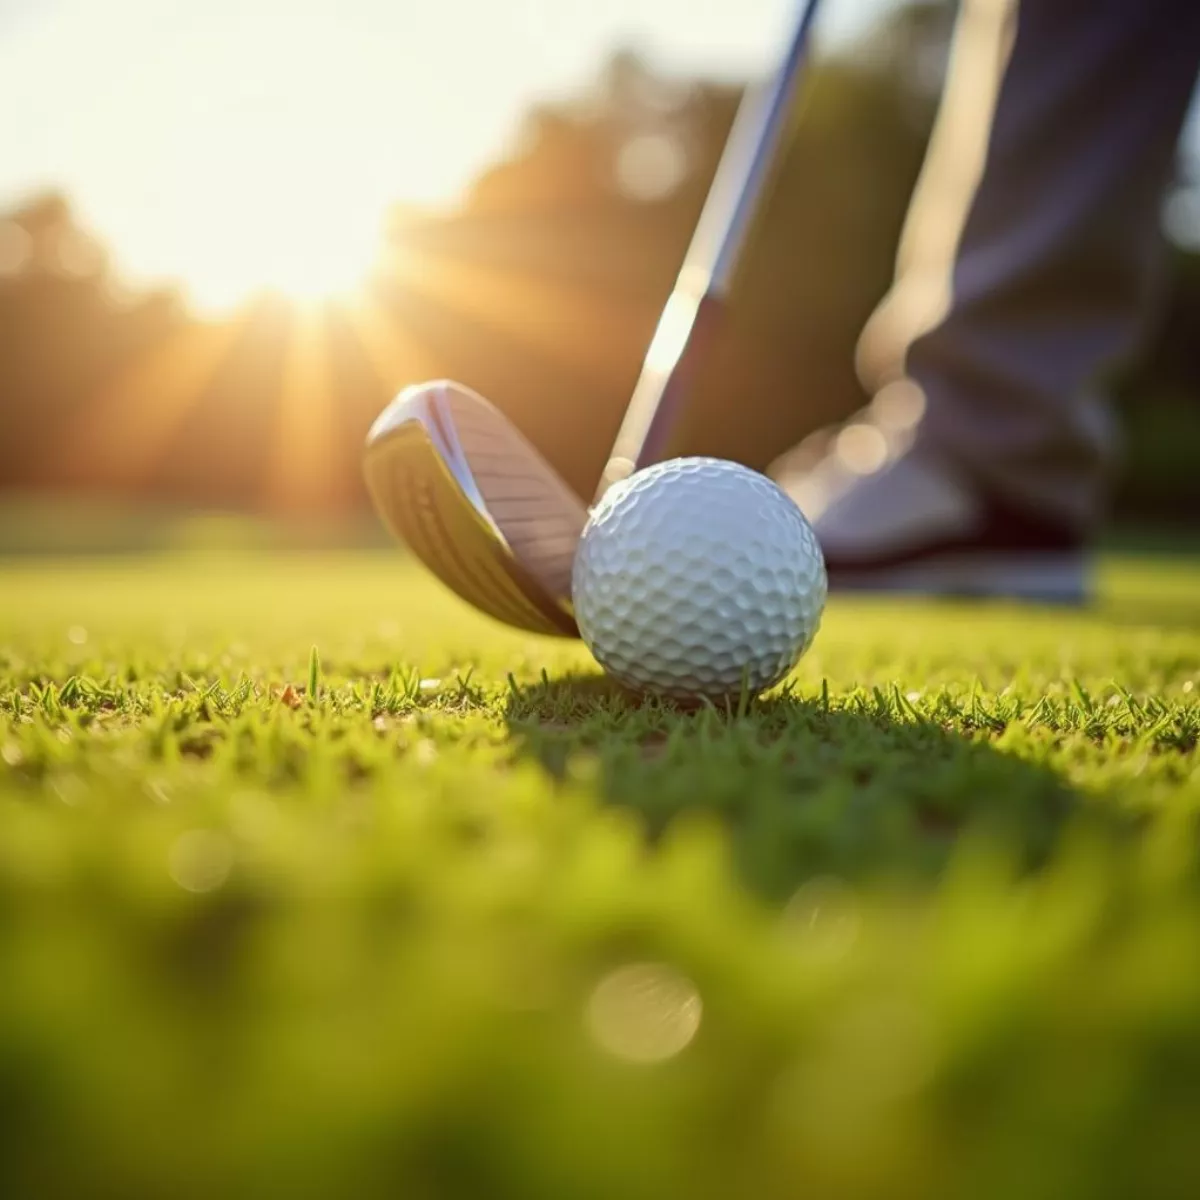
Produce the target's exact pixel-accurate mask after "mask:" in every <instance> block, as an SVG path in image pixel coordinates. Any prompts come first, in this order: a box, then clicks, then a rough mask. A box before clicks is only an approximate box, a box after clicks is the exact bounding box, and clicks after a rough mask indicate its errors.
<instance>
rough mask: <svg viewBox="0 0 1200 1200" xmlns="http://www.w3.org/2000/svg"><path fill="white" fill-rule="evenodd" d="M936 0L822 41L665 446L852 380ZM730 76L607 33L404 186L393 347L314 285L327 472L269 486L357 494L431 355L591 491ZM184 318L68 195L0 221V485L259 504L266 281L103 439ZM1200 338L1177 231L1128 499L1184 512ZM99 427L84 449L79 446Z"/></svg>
mask: <svg viewBox="0 0 1200 1200" xmlns="http://www.w3.org/2000/svg"><path fill="white" fill-rule="evenodd" d="M952 7H953V6H952V5H947V4H945V3H940V2H937V0H933V2H929V3H919V4H916V5H913V6H910V7H907V8H903V9H900V10H898V11H895V12H893V13H892V14H891V15H890V16H889V17H888V18H886V19H885V20H884V21H883V22H881V23H880V24H879V25H878V26H877V27H876V28H875V29H874V30H872V31H871V32H870V34H868V35H867V36H866V37H864V38H863V39H860V40H859V41H858V42H857V43H855V44H854V45H853V46H850V47H846V48H843V49H841V50H839V52H837V53H829V54H826V55H825V56H824V57H823V58H822V59H821V60H820V61H818V62H817V63H816V64H814V69H813V70H812V71H811V72H810V75H809V80H808V83H807V91H806V95H805V98H804V103H803V105H802V107H801V111H800V112H799V113H798V115H797V119H796V121H795V123H794V127H793V129H792V132H791V137H790V140H789V145H788V151H787V154H786V156H785V158H784V160H783V161H782V163H781V164H780V165H779V169H778V172H777V182H776V186H775V190H774V193H773V196H772V200H771V203H770V206H769V210H768V212H767V213H766V215H765V219H764V220H763V222H762V225H761V227H760V229H759V231H758V234H757V236H756V237H755V239H754V241H753V246H752V249H751V252H750V255H749V259H748V261H747V262H746V264H745V268H744V271H743V274H742V277H741V282H740V285H739V289H738V294H737V296H736V297H735V303H734V305H733V310H732V313H731V317H730V321H729V324H728V327H727V329H726V330H725V331H724V333H723V334H722V336H721V337H720V338H719V339H718V340H717V341H716V342H714V344H713V345H712V346H711V347H710V348H709V351H708V354H707V357H706V359H705V360H704V363H703V370H702V372H701V376H700V379H699V383H698V386H697V389H696V394H695V397H694V400H693V402H692V404H691V406H690V409H689V413H688V418H687V422H686V428H685V430H684V434H683V438H682V441H681V443H680V446H679V449H680V450H682V451H685V452H696V453H714V454H720V455H723V456H726V457H732V458H737V459H740V460H742V461H745V462H748V463H751V464H753V465H756V466H765V465H766V464H767V463H768V462H770V460H772V459H773V458H774V457H776V456H777V455H779V454H781V453H782V452H784V451H785V450H786V449H787V448H788V447H789V446H791V445H792V444H794V443H795V442H796V441H797V440H799V439H800V438H802V437H803V436H804V435H805V434H806V433H808V432H810V431H811V430H813V429H814V428H816V427H818V426H819V425H821V424H824V423H826V422H828V421H830V420H834V419H837V418H839V417H841V416H844V415H846V414H847V413H849V412H850V411H852V410H853V409H854V408H856V407H858V406H859V405H860V404H861V403H862V402H863V400H864V397H863V395H862V392H861V389H860V386H859V383H858V381H857V379H856V376H855V374H854V367H853V359H854V348H855V343H856V340H857V338H858V334H859V331H860V329H861V327H862V324H863V322H864V321H865V320H866V318H867V316H868V315H869V313H870V312H871V310H872V308H873V306H874V305H875V304H876V302H877V301H878V299H879V298H880V296H881V295H882V294H883V292H884V291H885V290H886V288H887V286H888V284H889V282H890V278H891V272H892V265H893V258H894V253H895V247H896V242H897V238H898V235H899V232H900V228H901V224H902V221H903V218H904V214H905V210H906V208H907V204H908V199H909V195H910V192H911V189H912V186H913V184H914V182H915V179H916V176H917V173H918V170H919V168H920V164H921V160H922V157H923V154H924V150H925V145H926V141H927V138H928V135H929V130H930V126H931V123H932V119H933V114H934V110H935V107H936V102H937V96H938V89H939V87H940V79H941V73H942V69H943V66H944V61H945V54H946V47H947V42H948V36H949V30H950V15H951V10H952ZM739 98H740V89H739V88H738V87H737V86H734V85H728V84H722V83H717V82H712V81H681V80H679V79H675V78H668V77H665V76H663V75H661V74H659V73H657V72H656V71H655V70H653V69H652V68H651V67H650V66H648V65H647V64H646V63H645V62H644V61H643V60H642V59H640V58H639V57H638V56H637V55H635V54H633V53H630V52H622V53H619V54H617V55H615V56H614V57H613V58H612V59H611V60H610V62H609V63H608V65H607V67H606V68H605V70H604V71H603V72H602V74H601V76H600V77H599V78H598V79H597V80H595V81H594V82H593V84H592V85H591V86H590V87H588V88H586V89H584V90H582V91H581V92H580V93H579V94H578V95H576V96H574V97H572V98H569V99H567V100H563V101H556V102H554V103H552V104H546V105H544V106H541V107H539V108H537V109H535V110H534V111H532V112H530V113H529V114H528V115H527V118H526V120H525V122H524V126H523V128H522V129H521V130H520V134H519V137H518V138H517V139H516V142H515V144H514V146H513V147H512V149H511V152H510V153H509V155H508V156H507V157H506V158H504V159H503V160H502V161H499V162H497V163H495V164H494V165H493V166H492V167H491V168H490V169H489V170H487V171H486V172H484V173H483V174H482V176H481V177H480V178H479V179H478V180H477V181H476V183H475V185H474V186H473V188H472V189H471V190H470V192H469V194H468V195H467V196H466V197H465V199H464V201H463V203H462V204H461V205H460V206H459V207H458V208H457V209H455V210H454V211H450V212H445V213H440V214H437V215H433V216H430V215H414V214H412V213H411V212H406V211H404V210H401V209H397V212H396V215H395V220H394V222H393V223H392V226H391V227H390V228H389V229H388V230H387V231H386V235H385V246H384V249H383V253H382V255H381V261H380V265H379V268H378V270H377V271H376V272H375V274H374V275H373V277H372V279H371V281H370V284H369V287H368V300H369V308H370V309H371V311H372V312H373V313H374V314H375V316H376V317H377V318H378V321H377V326H378V328H382V329H383V330H384V340H385V341H386V342H387V343H388V345H387V346H386V350H387V353H386V354H383V355H381V354H380V353H379V348H378V340H379V339H378V328H377V329H376V335H375V339H374V340H375V352H374V353H372V352H370V347H369V346H368V344H367V343H368V342H369V341H370V340H371V339H367V338H365V337H364V330H363V328H362V324H361V321H360V320H357V319H356V318H355V316H354V314H353V313H352V312H349V311H346V310H345V309H343V308H341V307H339V306H337V305H330V306H328V307H327V309H326V311H325V312H324V314H323V325H322V333H321V336H322V338H323V347H322V358H321V362H322V364H323V377H322V381H321V383H320V391H321V394H320V395H317V394H316V391H315V390H314V391H313V393H312V394H310V395H309V397H308V400H309V402H310V403H321V404H323V405H326V406H328V409H329V412H330V414H331V420H330V421H329V422H327V432H328V436H327V437H325V438H324V440H323V442H322V445H321V453H322V454H323V455H324V458H325V461H324V462H323V464H322V471H321V479H322V486H321V487H320V488H317V487H313V488H311V489H309V490H307V491H306V490H305V488H304V487H303V486H302V485H303V482H304V481H303V480H299V481H297V483H298V484H299V485H300V486H296V487H292V488H290V489H285V490H284V492H285V494H286V495H287V496H288V497H289V500H288V503H289V504H292V505H296V504H299V505H301V506H302V507H303V506H304V505H307V506H308V507H309V508H310V509H311V510H313V511H316V510H318V509H319V510H320V511H323V512H328V511H330V510H337V511H353V510H356V509H359V508H363V507H365V506H366V499H365V494H364V492H363V490H362V487H361V483H360V479H359V466H358V450H359V446H360V445H361V439H362V436H363V434H364V432H365V430H366V428H367V426H368V425H369V423H370V421H371V419H372V418H373V417H374V415H375V414H376V413H377V412H378V410H379V409H380V408H381V407H382V405H383V404H385V403H386V402H387V400H388V399H389V398H390V396H391V394H393V393H394V391H395V390H396V388H397V387H398V386H401V385H403V384H404V383H406V382H411V381H413V380H417V379H423V378H430V377H437V376H449V377H453V378H457V379H460V380H462V381H464V382H466V383H469V384H470V385H471V386H473V387H475V388H477V389H479V390H480V391H482V392H483V393H485V394H486V395H488V396H489V397H491V398H492V399H493V400H494V401H495V402H496V403H497V404H499V405H500V407H502V408H503V409H504V410H505V411H506V412H508V413H509V415H510V416H511V417H512V418H513V419H514V420H515V421H516V422H517V423H518V424H519V425H520V426H521V427H522V428H523V429H524V430H525V431H526V432H527V433H528V434H529V436H530V437H532V438H533V440H534V441H535V442H536V443H537V444H538V445H539V446H540V447H541V449H542V450H543V451H544V452H545V453H546V454H547V455H548V456H549V457H550V458H551V459H552V461H554V462H555V463H556V464H558V465H559V467H560V469H561V470H562V472H563V474H564V476H565V477H566V478H567V479H568V481H569V482H570V483H571V484H572V485H573V486H575V487H576V488H577V489H578V490H579V491H580V493H581V494H583V495H585V496H587V495H590V493H591V490H592V488H593V486H594V484H595V481H596V479H597V477H598V475H599V472H600V469H601V465H602V462H603V459H604V456H605V453H606V451H607V449H608V446H609V444H610V442H611V440H612V437H613V435H614V434H615V432H616V428H617V425H618V423H619V421H620V417H621V414H622V411H623V408H624V405H625V402H626V400H627V398H628V396H629V394H630V391H631V390H632V387H633V385H634V382H635V380H636V378H637V375H638V372H639V370H640V367H641V361H642V356H643V354H644V352H645V349H646V347H647V345H648V343H649V341H650V339H651V337H652V335H653V332H654V328H655V325H656V323H657V321H658V317H659V315H660V312H661V309H662V305H663V302H664V301H665V299H666V297H667V295H668V294H669V292H670V289H671V286H672V284H673V282H674V279H675V274H676V271H677V270H678V267H679V263H680V261H681V259H682V257H683V254H684V251H685V250H686V247H687V243H688V240H689V238H690V236H691V232H692V229H693V227H694V225H695V221H696V218H697V216H698V214H699V212H700V209H701V206H702V204H703V201H704V198H705V195H706V192H707V188H708V185H709V182H710V180H711V177H712V173H713V171H714V169H715V166H716V163H717V160H718V157H719V155H720V152H721V150H722V148H723V145H724V141H725V137H726V135H727V133H728V130H729V127H730V124H731V122H732V119H733V115H734V112H735V109H736V106H737V103H738V100H739ZM299 252H302V248H298V253H299ZM201 324H202V323H201V322H199V321H197V320H196V318H194V317H193V316H191V315H190V314H189V313H188V312H187V311H186V309H185V308H184V307H183V305H182V304H181V303H180V302H179V300H178V299H177V298H176V297H174V296H172V295H170V294H167V293H159V294H152V295H133V294H129V293H127V292H126V291H125V290H123V289H122V287H121V285H120V280H119V274H118V273H117V271H116V270H115V269H114V266H113V264H112V263H111V262H110V261H109V260H108V258H107V256H106V255H105V253H104V252H103V250H102V248H101V247H100V246H99V245H98V244H97V243H96V242H95V241H94V240H93V239H91V238H89V237H88V236H87V235H86V234H85V233H84V232H83V231H82V230H81V229H79V228H78V227H77V225H76V219H75V217H74V215H73V214H72V212H71V210H70V208H69V207H68V205H67V203H66V202H65V201H64V200H63V199H61V198H59V197H48V198H43V199H40V200H38V201H36V202H34V203H31V204H29V205H28V206H26V207H24V208H23V209H21V210H20V211H18V212H16V213H13V214H10V216H9V218H8V219H7V220H5V221H3V222H0V487H3V488H4V489H7V490H9V491H12V490H15V489H34V488H40V489H53V490H58V491H62V490H80V491H85V492H95V491H97V490H102V491H104V492H107V493H119V494H124V495H126V496H131V497H134V498H138V499H146V500H153V501H155V502H166V503H183V504H198V505H204V506H210V507H219V508H225V509H255V508H262V507H263V506H264V505H267V504H268V503H269V502H270V501H269V499H268V497H267V494H266V493H265V492H264V489H263V486H262V481H263V478H264V474H265V473H266V469H267V468H266V465H265V464H266V463H267V462H268V461H269V460H270V459H271V457H272V454H273V453H275V454H276V457H278V455H277V452H276V450H275V447H273V444H272V443H273V439H278V436H279V435H278V421H279V414H278V412H277V407H278V395H279V393H280V390H281V387H282V378H283V374H284V372H285V369H286V360H287V356H288V354H289V347H290V345H291V343H292V341H293V339H294V338H295V337H296V336H297V332H296V322H295V320H294V319H293V316H292V315H291V314H290V313H289V309H288V307H287V305H286V303H284V302H282V301H280V300H279V299H270V298H267V299H262V300H260V301H257V302H255V304H254V305H253V306H252V307H251V308H250V309H249V311H248V312H247V313H245V314H243V315H242V316H241V317H240V319H239V320H238V322H237V324H236V328H235V329H234V330H233V333H232V336H231V337H230V339H229V341H228V346H227V348H226V352H225V353H224V354H223V357H222V358H220V360H218V361H214V363H213V367H212V370H211V371H210V372H209V373H208V374H207V375H206V376H205V377H204V378H203V379H201V380H199V381H193V384H192V386H191V394H190V395H189V396H188V398H187V405H186V407H181V409H180V411H179V413H178V414H176V415H174V416H172V418H171V420H170V422H169V423H167V424H166V425H165V426H164V428H162V429H160V430H159V431H158V435H157V441H156V444H155V447H154V455H153V458H152V461H150V462H148V463H141V464H140V465H139V468H138V469H137V470H136V471H131V470H130V468H129V463H128V459H127V457H126V456H122V455H120V454H116V453H111V452H110V451H111V448H112V446H113V445H114V444H119V443H121V442H122V441H128V442H130V443H134V442H136V441H137V440H138V438H139V437H140V436H141V429H140V424H141V423H142V422H143V421H144V411H143V410H142V409H139V408H138V407H136V406H126V407H122V404H121V395H120V393H121V389H122V387H123V386H125V384H124V381H125V380H126V379H127V378H128V377H129V376H130V374H131V371H133V370H134V369H135V368H136V367H137V364H138V363H139V362H142V361H144V360H145V359H147V358H148V357H153V356H154V355H160V356H161V355H162V354H163V352H164V351H163V347H164V346H167V347H169V346H172V345H183V344H186V340H187V337H188V336H189V331H193V330H198V329H200V327H201ZM306 328H308V327H306ZM309 335H310V336H311V330H310V334H309ZM1198 335H1200V255H1198V254H1196V253H1194V252H1188V251H1186V250H1184V249H1181V248H1179V247H1174V248H1172V250H1171V256H1170V272H1169V290H1168V295H1167V303H1166V307H1165V310H1164V312H1163V314H1162V319H1161V321H1160V322H1159V323H1158V325H1157V329H1156V332H1155V334H1154V337H1153V339H1152V341H1151V343H1150V344H1149V345H1148V346H1147V347H1146V349H1145V351H1144V353H1143V354H1142V355H1141V356H1140V358H1139V360H1138V362H1136V363H1134V364H1131V366H1130V368H1129V369H1128V370H1127V371H1126V372H1125V373H1124V375H1123V376H1122V378H1121V379H1119V380H1116V381H1114V386H1115V389H1116V393H1117V396H1118V400H1119V404H1120V407H1121V410H1122V413H1123V414H1124V417H1125V421H1126V428H1127V434H1128V443H1129V445H1128V462H1127V470H1126V473H1125V476H1124V479H1123V481H1122V484H1121V489H1120V494H1119V497H1118V511H1119V513H1120V514H1121V515H1124V516H1127V517H1137V518H1155V519H1161V518H1164V517H1173V518H1179V517H1184V518H1194V517H1195V516H1197V515H1200V482H1198V481H1200V473H1198V472H1197V471H1196V470H1195V454H1196V450H1197V448H1200V404H1198V403H1197V397H1200V336H1198ZM163 378H164V381H165V382H164V384H163V386H164V387H165V386H167V383H169V374H165V375H164V376H163ZM143 387H144V382H143ZM98 398H102V399H103V404H104V406H105V408H104V410H103V411H100V412H98V411H97V405H98V404H99V403H100V399H98ZM141 402H142V403H143V404H144V402H145V398H144V397H142V401H141ZM165 402H166V401H165V400H164V403H165ZM92 442H95V444H96V445H97V446H98V447H100V448H99V449H97V452H96V453H92V454H89V453H87V451H88V449H89V446H90V445H91V444H92ZM81 443H82V444H81ZM68 444H69V445H70V446H71V447H72V451H73V452H72V453H69V454H64V453H62V448H63V447H64V445H68ZM273 469H276V470H277V469H278V464H276V467H275V468H273ZM285 469H286V464H285Z"/></svg>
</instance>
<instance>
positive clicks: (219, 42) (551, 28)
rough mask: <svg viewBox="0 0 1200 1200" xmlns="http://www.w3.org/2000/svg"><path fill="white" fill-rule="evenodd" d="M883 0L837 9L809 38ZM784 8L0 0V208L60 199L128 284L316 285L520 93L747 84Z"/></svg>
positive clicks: (789, 11) (470, 160)
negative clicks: (109, 253)
mask: <svg viewBox="0 0 1200 1200" xmlns="http://www.w3.org/2000/svg"><path fill="white" fill-rule="evenodd" d="M892 2H894V0H836V2H835V3H831V4H827V5H826V6H825V9H824V12H823V16H822V25H821V30H822V33H823V35H824V36H834V37H839V36H845V35H846V34H848V33H852V32H853V31H854V30H856V29H857V28H861V27H862V25H863V24H864V23H867V22H869V21H870V19H871V18H872V16H873V15H875V14H877V13H878V12H879V11H881V10H882V9H884V8H886V7H887V6H888V5H889V4H890V3H892ZM796 4H797V0H187V2H178V0H0V112H3V113H5V114H7V115H8V120H7V122H6V124H7V128H6V129H5V130H4V136H3V145H4V152H3V155H0V211H3V210H4V209H6V208H10V207H12V206H13V205H15V204H16V203H18V202H19V201H20V200H21V199H23V198H25V197H27V196H29V195H31V194H34V193H36V192H38V191H40V190H43V189H47V188H55V189H60V190H62V191H64V192H66V193H67V194H68V195H69V196H70V198H71V200H72V203H73V204H74V206H75V208H76V211H77V214H78V216H79V218H80V219H81V220H82V222H83V223H84V224H85V225H86V226H88V227H89V228H91V229H92V230H94V231H95V232H96V233H98V234H99V235H100V236H101V237H103V238H104V239H105V240H106V241H108V242H109V243H110V245H111V246H112V247H113V248H114V251H115V253H116V259H117V262H118V264H119V266H120V267H121V268H122V270H123V272H124V273H125V274H126V275H127V276H128V277H129V278H131V279H132V280H134V281H138V282H142V281H146V282H149V281H159V280H175V279H179V278H182V280H183V282H184V283H185V285H187V286H188V287H190V289H191V290H192V292H193V293H195V294H196V298H198V299H199V300H200V302H201V303H202V304H204V303H210V304H211V305H213V306H216V307H220V305H221V304H222V303H224V302H229V303H232V302H234V301H236V299H237V298H238V295H237V293H239V292H240V291H244V290H245V289H246V288H247V287H249V286H252V285H253V284H255V283H267V284H270V285H279V286H281V287H284V288H289V289H290V290H292V291H303V290H304V288H305V285H306V281H308V282H311V283H312V284H313V285H314V287H315V288H317V289H327V288H328V287H330V286H331V285H333V284H334V283H337V282H343V281H341V280H338V279H337V276H338V275H339V272H342V271H343V269H344V271H345V273H346V274H347V276H349V275H352V274H353V273H354V272H355V271H356V270H358V269H359V268H360V267H361V265H362V262H363V261H364V260H366V259H367V258H369V256H370V254H371V250H372V247H373V246H374V244H375V239H376V237H377V233H378V229H379V225H380V221H381V218H382V214H383V213H384V212H385V211H386V209H387V207H388V205H389V204H391V203H393V202H394V201H396V200H398V199H402V200H407V201H411V202H415V203H443V202H446V201H452V200H453V198H454V197H455V195H456V194H458V193H459V192H460V190H461V189H462V188H463V187H464V185H465V184H466V183H467V182H469V180H470V178H471V177H472V176H473V174H474V173H475V172H477V171H478V170H479V168H480V167H481V166H483V165H485V164H486V163H487V162H488V161H489V160H490V159H492V158H494V157H495V156H496V155H497V153H498V152H500V151H502V149H503V147H504V145H505V144H506V142H507V141H508V140H509V139H510V138H511V136H512V135H513V133H514V131H515V129H516V126H517V122H518V120H519V117H520V115H521V113H522V112H523V111H524V109H525V108H526V107H527V105H528V104H529V103H530V101H531V100H533V99H535V98H537V97H539V96H545V95H550V94H555V93H560V92H564V91H570V90H571V89H573V88H575V87H578V86H579V85H580V84H581V83H583V82H586V80H587V79H588V78H589V77H590V76H591V75H592V74H593V73H594V72H595V70H596V68H597V67H598V66H599V65H600V64H601V63H602V62H603V60H604V58H605V57H606V56H607V54H608V52H609V51H610V50H611V49H612V48H613V47H614V46H616V45H618V44H621V43H625V44H630V43H632V44H635V45H637V46H639V47H640V48H643V49H644V50H645V51H647V52H648V53H649V54H650V55H651V57H652V58H653V59H654V60H655V61H656V62H657V63H659V64H661V65H662V66H663V67H664V68H666V69H668V70H678V71H679V72H684V73H686V72H696V71H704V72H710V73H712V74H716V75H728V76H738V75H748V74H752V73H761V72H763V71H765V70H767V69H769V67H770V65H771V64H772V61H773V56H774V55H775V54H776V53H778V49H779V45H780V42H781V39H782V38H783V37H784V36H786V33H787V31H788V30H789V28H790V25H791V22H792V20H793V18H794V13H795V11H796ZM14 116H15V117H16V120H13V119H12V118H13V117H14ZM314 230H323V231H325V232H323V233H321V234H318V235H317V236H315V237H314V236H313V231H314ZM335 231H336V233H335ZM298 244H299V245H304V246H305V247H306V251H305V255H304V260H303V262H301V261H300V260H299V257H298V256H297V254H296V249H295V248H296V246H297V245H298ZM254 276H257V277H258V278H257V279H255V278H253V277H254ZM344 282H345V283H346V284H347V286H349V285H350V284H351V282H352V281H351V279H350V278H349V277H347V278H346V279H345V280H344Z"/></svg>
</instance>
